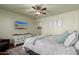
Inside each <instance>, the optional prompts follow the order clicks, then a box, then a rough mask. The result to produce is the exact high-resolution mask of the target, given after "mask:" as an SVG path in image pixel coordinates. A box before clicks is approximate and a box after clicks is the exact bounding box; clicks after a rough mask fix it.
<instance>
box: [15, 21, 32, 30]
mask: <svg viewBox="0 0 79 59" xmlns="http://www.w3.org/2000/svg"><path fill="white" fill-rule="evenodd" d="M29 25H30V24H29V23H28V22H25V21H15V28H16V29H26V28H27V26H29Z"/></svg>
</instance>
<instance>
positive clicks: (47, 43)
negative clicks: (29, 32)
mask: <svg viewBox="0 0 79 59" xmlns="http://www.w3.org/2000/svg"><path fill="white" fill-rule="evenodd" d="M59 36H60V35H45V36H44V35H43V36H36V37H31V38H28V39H27V40H26V41H25V43H24V44H23V49H24V50H32V51H34V52H36V53H38V54H40V55H77V52H76V49H75V48H74V46H69V47H65V46H64V44H63V43H58V42H57V41H58V38H59Z"/></svg>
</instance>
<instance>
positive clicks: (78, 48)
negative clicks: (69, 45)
mask: <svg viewBox="0 0 79 59" xmlns="http://www.w3.org/2000/svg"><path fill="white" fill-rule="evenodd" d="M74 47H75V48H76V49H77V50H79V40H78V41H77V42H76V43H75V45H74Z"/></svg>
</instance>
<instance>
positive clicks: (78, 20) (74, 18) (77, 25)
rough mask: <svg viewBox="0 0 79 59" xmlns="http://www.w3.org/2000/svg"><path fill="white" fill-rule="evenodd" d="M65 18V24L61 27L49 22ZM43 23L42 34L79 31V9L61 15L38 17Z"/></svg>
mask: <svg viewBox="0 0 79 59" xmlns="http://www.w3.org/2000/svg"><path fill="white" fill-rule="evenodd" d="M61 19H62V20H63V26H61V27H53V26H49V23H51V22H52V20H61ZM38 20H39V21H40V22H41V23H42V30H41V31H42V34H43V35H47V34H53V35H55V34H61V33H62V32H64V31H70V32H71V31H74V30H77V31H79V11H78V10H77V11H71V12H66V13H63V14H59V15H54V16H50V17H45V18H42V19H38Z"/></svg>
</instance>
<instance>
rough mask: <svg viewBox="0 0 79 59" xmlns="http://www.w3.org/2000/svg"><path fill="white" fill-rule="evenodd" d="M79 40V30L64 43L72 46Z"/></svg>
mask: <svg viewBox="0 0 79 59" xmlns="http://www.w3.org/2000/svg"><path fill="white" fill-rule="evenodd" d="M77 40H78V33H77V32H75V31H74V32H73V33H72V34H70V35H69V36H68V37H67V39H66V40H65V42H64V45H65V46H66V47H68V46H72V45H74V44H75V42H76V41H77Z"/></svg>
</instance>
